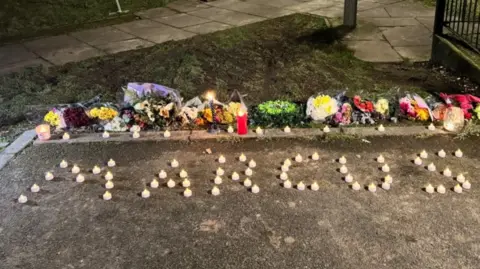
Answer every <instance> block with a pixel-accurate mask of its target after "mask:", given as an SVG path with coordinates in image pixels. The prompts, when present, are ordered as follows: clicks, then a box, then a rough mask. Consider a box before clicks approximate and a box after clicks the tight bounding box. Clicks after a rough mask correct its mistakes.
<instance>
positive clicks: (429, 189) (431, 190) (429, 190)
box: [425, 184, 435, 193]
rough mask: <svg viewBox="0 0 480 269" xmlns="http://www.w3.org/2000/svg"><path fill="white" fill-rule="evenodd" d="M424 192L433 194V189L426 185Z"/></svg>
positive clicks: (430, 185)
mask: <svg viewBox="0 0 480 269" xmlns="http://www.w3.org/2000/svg"><path fill="white" fill-rule="evenodd" d="M425 191H426V192H427V193H433V192H434V191H435V190H434V189H433V186H432V184H428V185H427V186H426V187H425Z"/></svg>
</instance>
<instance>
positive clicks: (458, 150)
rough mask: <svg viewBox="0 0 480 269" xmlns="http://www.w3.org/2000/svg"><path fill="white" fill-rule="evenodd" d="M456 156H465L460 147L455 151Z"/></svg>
mask: <svg viewBox="0 0 480 269" xmlns="http://www.w3.org/2000/svg"><path fill="white" fill-rule="evenodd" d="M455 157H458V158H462V157H463V152H462V151H461V150H460V149H457V150H456V151H455Z"/></svg>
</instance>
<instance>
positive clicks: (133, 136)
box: [132, 131, 140, 139]
mask: <svg viewBox="0 0 480 269" xmlns="http://www.w3.org/2000/svg"><path fill="white" fill-rule="evenodd" d="M139 137H140V132H137V131H135V132H133V134H132V138H134V139H137V138H139Z"/></svg>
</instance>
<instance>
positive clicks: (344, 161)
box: [338, 156, 347, 164]
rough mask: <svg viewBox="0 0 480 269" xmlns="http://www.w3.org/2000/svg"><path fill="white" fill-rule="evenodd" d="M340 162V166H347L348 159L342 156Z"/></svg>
mask: <svg viewBox="0 0 480 269" xmlns="http://www.w3.org/2000/svg"><path fill="white" fill-rule="evenodd" d="M338 162H339V163H340V164H346V163H347V158H345V156H342V157H340V158H339V159H338Z"/></svg>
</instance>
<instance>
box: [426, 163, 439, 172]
mask: <svg viewBox="0 0 480 269" xmlns="http://www.w3.org/2000/svg"><path fill="white" fill-rule="evenodd" d="M427 169H428V171H430V172H433V171H435V170H437V167H435V165H434V164H433V163H430V164H429V165H428V166H427Z"/></svg>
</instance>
